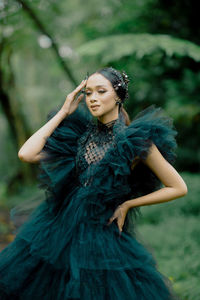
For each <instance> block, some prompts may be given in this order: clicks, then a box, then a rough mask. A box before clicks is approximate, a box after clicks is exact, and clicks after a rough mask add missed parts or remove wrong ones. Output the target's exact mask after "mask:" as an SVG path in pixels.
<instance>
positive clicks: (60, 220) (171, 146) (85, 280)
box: [0, 105, 177, 300]
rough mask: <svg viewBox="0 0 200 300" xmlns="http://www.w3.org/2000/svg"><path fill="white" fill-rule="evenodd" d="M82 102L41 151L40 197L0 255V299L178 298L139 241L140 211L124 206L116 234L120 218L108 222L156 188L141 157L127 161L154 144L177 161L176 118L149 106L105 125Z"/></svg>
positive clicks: (159, 184)
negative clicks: (42, 197) (121, 224)
mask: <svg viewBox="0 0 200 300" xmlns="http://www.w3.org/2000/svg"><path fill="white" fill-rule="evenodd" d="M82 108H83V107H81V106H79V107H78V109H77V110H76V111H75V112H74V113H73V114H71V115H70V116H68V117H67V118H65V119H64V120H63V121H62V122H61V123H60V125H59V126H58V127H57V128H56V129H55V131H54V132H53V133H52V135H51V136H50V137H49V138H48V139H47V142H46V144H45V146H44V148H43V152H45V153H46V158H45V159H42V160H41V161H40V164H39V175H38V178H39V183H40V185H39V187H40V188H42V189H44V190H45V195H46V198H45V201H43V202H42V203H41V204H40V205H38V206H37V207H36V208H35V209H34V211H33V212H32V214H31V215H30V217H29V218H28V220H26V222H25V223H24V224H23V225H22V226H21V227H20V228H19V230H18V233H17V234H16V237H15V239H14V241H13V242H11V243H10V244H9V245H8V246H7V247H6V248H5V249H4V250H3V251H2V252H1V253H0V299H3V300H7V299H9V300H11V299H12V300H13V299H20V300H36V299H41V300H53V299H55V300H67V299H71V300H72V299H73V300H75V299H77V300H78V299H81V300H169V299H170V300H171V299H177V298H176V296H175V295H174V292H173V289H172V287H171V285H170V281H169V280H168V278H167V277H165V276H164V275H163V274H161V273H160V272H159V271H158V269H157V266H156V262H155V259H154V258H153V255H152V254H151V253H150V252H149V251H148V250H147V249H146V248H145V247H144V245H142V244H141V243H140V242H139V241H138V240H137V237H136V232H135V221H136V217H137V216H139V214H140V208H139V207H136V208H132V209H130V210H129V212H128V214H127V216H126V219H125V224H124V227H123V231H122V233H121V235H120V232H119V229H118V226H117V223H116V221H114V222H113V223H111V224H110V225H109V226H108V225H107V222H108V220H109V218H110V217H111V216H112V215H113V212H114V210H115V209H116V208H117V206H118V205H119V204H121V203H123V202H124V201H126V200H129V199H133V198H136V197H138V196H141V195H145V194H147V193H150V192H152V191H155V190H156V189H158V188H160V187H161V183H160V181H159V180H158V178H157V177H156V176H155V175H154V174H153V173H152V171H151V170H150V169H149V168H148V167H147V166H145V164H143V163H142V161H139V163H138V164H137V165H136V166H135V168H133V169H132V168H131V164H132V161H133V160H134V158H136V157H138V158H139V159H140V158H142V159H145V158H146V157H147V155H148V153H149V148H150V146H151V144H152V142H153V143H155V144H156V146H157V147H158V149H159V150H160V152H161V153H162V155H163V156H164V157H165V159H166V160H167V161H169V162H170V163H173V162H174V160H175V152H174V150H175V148H176V140H175V135H176V133H177V132H176V130H175V129H174V128H173V125H172V120H171V119H170V118H169V117H167V116H165V113H164V111H163V110H162V109H161V108H160V107H158V108H157V107H155V106H154V105H152V106H149V107H148V108H147V109H145V110H143V111H142V112H140V113H139V114H138V115H137V116H136V117H135V118H134V120H133V121H132V122H131V124H130V125H129V126H126V125H125V124H124V120H123V117H122V115H121V114H120V115H119V117H118V119H116V120H114V121H112V122H109V123H107V124H103V123H101V122H100V121H98V120H97V119H94V118H91V117H90V116H89V114H88V113H86V112H85V111H84V110H82ZM52 116H53V115H50V118H51V117H52ZM173 254H174V253H173Z"/></svg>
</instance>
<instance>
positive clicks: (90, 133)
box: [76, 119, 117, 185]
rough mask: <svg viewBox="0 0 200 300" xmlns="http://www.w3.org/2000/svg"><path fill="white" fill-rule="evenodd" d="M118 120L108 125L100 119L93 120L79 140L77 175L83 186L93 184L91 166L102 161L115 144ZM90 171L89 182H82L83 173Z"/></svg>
mask: <svg viewBox="0 0 200 300" xmlns="http://www.w3.org/2000/svg"><path fill="white" fill-rule="evenodd" d="M116 121H117V119H115V120H112V121H110V122H107V123H102V122H100V121H99V120H98V119H97V121H96V122H95V121H94V120H92V122H90V123H89V124H88V130H87V131H86V133H85V134H84V135H83V136H82V137H81V138H80V139H79V143H78V151H77V156H76V173H77V175H78V176H79V179H80V182H81V183H82V184H83V185H88V184H89V182H91V178H89V177H90V176H91V173H90V172H89V171H90V166H91V165H93V166H94V165H95V164H97V163H98V162H100V161H101V159H102V158H103V157H104V155H105V153H106V151H107V150H108V149H109V148H110V146H111V145H113V143H114V132H113V127H114V124H115V123H116ZM86 169H87V170H88V173H87V174H88V178H87V182H86V181H85V180H84V182H83V180H82V177H81V173H82V172H83V171H85V170H86Z"/></svg>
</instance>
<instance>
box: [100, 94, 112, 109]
mask: <svg viewBox="0 0 200 300" xmlns="http://www.w3.org/2000/svg"><path fill="white" fill-rule="evenodd" d="M100 102H101V104H102V105H103V106H104V107H109V108H110V107H112V106H114V105H115V99H114V96H113V95H110V94H107V95H105V96H104V97H102V98H101V101H100Z"/></svg>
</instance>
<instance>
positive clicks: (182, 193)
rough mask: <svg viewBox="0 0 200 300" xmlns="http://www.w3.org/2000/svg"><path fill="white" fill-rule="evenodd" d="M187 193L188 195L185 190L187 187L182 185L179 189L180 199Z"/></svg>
mask: <svg viewBox="0 0 200 300" xmlns="http://www.w3.org/2000/svg"><path fill="white" fill-rule="evenodd" d="M187 193H188V188H187V185H186V184H184V185H183V186H181V188H180V189H179V194H180V197H183V196H185V195H187Z"/></svg>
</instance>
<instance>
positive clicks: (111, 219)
mask: <svg viewBox="0 0 200 300" xmlns="http://www.w3.org/2000/svg"><path fill="white" fill-rule="evenodd" d="M114 219H115V218H114V217H112V218H110V219H109V221H108V223H107V225H110V224H111V223H112V222H113V220H114Z"/></svg>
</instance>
